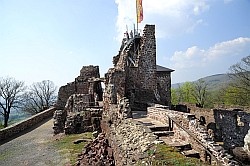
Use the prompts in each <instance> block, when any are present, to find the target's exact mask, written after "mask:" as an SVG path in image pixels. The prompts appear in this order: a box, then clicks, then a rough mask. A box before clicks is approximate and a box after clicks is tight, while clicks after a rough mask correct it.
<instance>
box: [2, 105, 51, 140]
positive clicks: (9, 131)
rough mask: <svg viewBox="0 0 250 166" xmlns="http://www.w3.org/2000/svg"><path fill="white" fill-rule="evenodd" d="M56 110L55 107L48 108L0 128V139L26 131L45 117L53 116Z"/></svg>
mask: <svg viewBox="0 0 250 166" xmlns="http://www.w3.org/2000/svg"><path fill="white" fill-rule="evenodd" d="M54 111H55V108H50V109H47V110H45V111H43V112H40V113H38V114H36V115H33V116H31V117H29V118H27V119H25V120H23V121H21V122H18V123H15V124H13V125H10V126H8V127H6V128H4V129H1V130H0V140H4V139H7V138H10V137H11V136H14V135H15V134H18V133H19V132H21V131H24V130H26V129H28V128H31V127H33V126H35V125H36V124H38V123H39V122H41V121H43V120H44V119H47V118H49V117H52V116H53V113H54Z"/></svg>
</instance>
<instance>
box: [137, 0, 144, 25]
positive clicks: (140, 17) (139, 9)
mask: <svg viewBox="0 0 250 166" xmlns="http://www.w3.org/2000/svg"><path fill="white" fill-rule="evenodd" d="M136 10H137V23H141V21H142V20H143V8H142V0H136Z"/></svg>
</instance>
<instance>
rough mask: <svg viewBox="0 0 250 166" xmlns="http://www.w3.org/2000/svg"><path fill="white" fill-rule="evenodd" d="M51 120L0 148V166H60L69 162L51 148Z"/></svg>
mask: <svg viewBox="0 0 250 166" xmlns="http://www.w3.org/2000/svg"><path fill="white" fill-rule="evenodd" d="M52 126H53V120H52V119H48V120H46V121H45V123H43V124H40V126H38V127H37V128H35V129H34V130H32V131H29V132H27V131H26V132H27V133H26V134H23V135H20V136H19V137H17V138H15V139H13V140H10V141H9V142H6V143H4V144H2V145H1V146H0V166H26V165H28V166H62V165H65V164H66V163H68V162H69V160H68V159H67V157H64V156H61V155H60V153H59V151H58V150H57V149H55V147H53V146H52V143H51V141H52V140H53V139H55V138H54V137H53V129H52Z"/></svg>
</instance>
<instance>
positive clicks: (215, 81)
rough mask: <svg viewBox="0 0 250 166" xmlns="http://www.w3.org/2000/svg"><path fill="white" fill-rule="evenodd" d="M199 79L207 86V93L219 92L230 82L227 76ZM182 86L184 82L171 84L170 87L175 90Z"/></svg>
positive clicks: (220, 75)
mask: <svg viewBox="0 0 250 166" xmlns="http://www.w3.org/2000/svg"><path fill="white" fill-rule="evenodd" d="M201 79H202V80H204V81H205V82H206V83H207V84H208V90H209V91H210V90H219V89H221V88H222V87H224V86H225V85H226V84H228V83H229V82H230V78H229V76H228V75H227V74H216V75H212V76H207V77H204V78H201ZM194 82H196V81H194ZM183 84H184V82H182V83H176V84H172V85H171V86H172V88H174V89H176V88H178V87H179V86H182V85H183Z"/></svg>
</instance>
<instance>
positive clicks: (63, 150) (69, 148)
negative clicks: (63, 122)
mask: <svg viewBox="0 0 250 166" xmlns="http://www.w3.org/2000/svg"><path fill="white" fill-rule="evenodd" d="M82 138H83V139H86V140H88V139H89V140H90V139H93V136H92V133H91V132H86V133H82V134H71V135H63V136H62V137H61V138H59V139H57V140H54V141H53V142H52V144H53V145H54V147H55V148H56V149H58V150H59V151H60V154H61V155H63V156H65V157H67V158H68V159H69V160H70V163H71V164H74V163H75V162H76V161H77V155H78V154H79V153H81V152H82V149H83V147H84V146H85V145H86V144H87V143H88V142H89V141H87V142H85V141H84V142H81V143H79V144H74V143H73V141H75V140H76V139H82Z"/></svg>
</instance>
